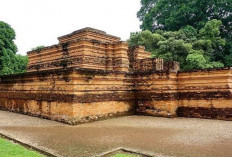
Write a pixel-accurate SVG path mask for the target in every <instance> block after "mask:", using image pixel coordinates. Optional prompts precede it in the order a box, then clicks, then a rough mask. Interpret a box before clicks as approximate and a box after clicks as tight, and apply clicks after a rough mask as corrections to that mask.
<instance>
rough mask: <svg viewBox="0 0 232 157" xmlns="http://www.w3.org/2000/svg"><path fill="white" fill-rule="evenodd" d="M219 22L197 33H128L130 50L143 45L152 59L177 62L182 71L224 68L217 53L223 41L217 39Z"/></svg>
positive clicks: (187, 29)
mask: <svg viewBox="0 0 232 157" xmlns="http://www.w3.org/2000/svg"><path fill="white" fill-rule="evenodd" d="M220 26H221V21H219V20H211V21H209V22H207V23H206V24H205V26H204V27H203V28H202V29H200V30H199V31H198V30H197V29H195V28H193V27H192V26H186V27H184V28H182V29H180V30H178V31H163V30H156V31H155V32H154V33H152V32H150V31H148V30H146V31H142V32H137V33H131V37H130V39H129V40H128V42H129V45H130V46H135V45H143V46H145V48H146V50H147V51H150V52H151V53H152V56H153V57H156V58H163V59H164V60H165V61H170V60H174V61H178V62H180V66H181V69H202V68H216V67H223V66H224V64H223V60H222V59H221V58H220V56H221V54H220V52H221V51H220V50H221V49H223V47H224V45H225V40H224V39H222V38H221V37H220V29H219V28H220Z"/></svg>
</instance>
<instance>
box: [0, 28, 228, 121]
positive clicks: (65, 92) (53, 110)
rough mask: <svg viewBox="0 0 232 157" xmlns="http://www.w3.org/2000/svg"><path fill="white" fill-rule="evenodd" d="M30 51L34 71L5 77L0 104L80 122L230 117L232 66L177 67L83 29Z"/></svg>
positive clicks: (112, 39)
mask: <svg viewBox="0 0 232 157" xmlns="http://www.w3.org/2000/svg"><path fill="white" fill-rule="evenodd" d="M58 40H59V43H58V44H57V45H53V46H49V47H46V48H43V49H41V50H34V51H30V52H28V57H29V64H28V72H27V73H24V74H17V75H8V76H1V84H0V109H2V110H8V111H13V112H19V113H23V114H29V115H34V116H40V117H44V118H48V119H52V120H57V121H61V122H65V123H68V124H79V123H84V122H89V121H94V120H99V119H104V118H109V117H113V116H121V115H130V114H142V115H151V116H164V117H175V116H184V117H199V118H217V119H225V120H232V107H231V105H232V69H231V68H223V69H213V70H203V71H189V72H179V63H178V62H175V61H173V62H164V61H163V60H162V59H156V58H150V56H151V55H150V52H146V51H145V49H144V47H142V46H138V47H129V46H128V44H127V43H126V42H123V41H121V40H120V38H118V37H115V36H112V35H108V34H106V33H105V32H104V31H100V30H97V29H93V28H84V29H81V30H78V31H75V32H73V33H71V34H68V35H65V36H62V37H59V38H58Z"/></svg>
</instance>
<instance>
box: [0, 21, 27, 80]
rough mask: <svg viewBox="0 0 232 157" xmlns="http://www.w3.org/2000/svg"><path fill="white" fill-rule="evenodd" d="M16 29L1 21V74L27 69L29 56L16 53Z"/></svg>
mask: <svg viewBox="0 0 232 157" xmlns="http://www.w3.org/2000/svg"><path fill="white" fill-rule="evenodd" d="M14 39H15V31H14V29H13V28H11V26H10V25H9V24H7V23H5V22H3V21H0V75H7V74H14V73H21V72H24V71H26V66H27V62H28V58H27V56H21V55H16V52H17V46H16V45H15V43H14Z"/></svg>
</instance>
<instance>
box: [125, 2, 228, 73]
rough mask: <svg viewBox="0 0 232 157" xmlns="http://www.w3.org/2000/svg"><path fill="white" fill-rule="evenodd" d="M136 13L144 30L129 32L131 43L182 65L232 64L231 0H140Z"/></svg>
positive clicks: (155, 55)
mask: <svg viewBox="0 0 232 157" xmlns="http://www.w3.org/2000/svg"><path fill="white" fill-rule="evenodd" d="M137 16H138V18H139V19H140V21H142V24H141V29H142V30H143V31H142V32H136V33H131V37H130V39H129V40H128V41H129V44H130V45H131V46H135V45H143V46H145V48H146V50H148V51H150V52H152V56H153V57H160V58H163V59H165V60H175V61H179V62H180V64H181V68H182V69H203V68H216V67H224V66H232V0H222V1H215V0H192V1H190V0H172V1H170V0H141V8H140V10H139V11H138V13H137Z"/></svg>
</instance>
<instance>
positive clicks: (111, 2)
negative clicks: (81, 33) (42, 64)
mask: <svg viewBox="0 0 232 157" xmlns="http://www.w3.org/2000/svg"><path fill="white" fill-rule="evenodd" d="M139 8H140V0H0V21H4V22H6V23H8V24H10V25H11V27H12V28H13V29H14V30H15V32H16V40H15V43H16V45H17V47H18V54H22V55H25V54H26V52H27V51H30V50H31V48H34V47H36V46H39V45H45V46H50V45H53V44H57V43H58V40H57V37H59V36H62V35H65V34H68V33H71V32H73V31H75V30H78V29H81V28H84V27H93V28H96V29H100V30H103V31H105V32H106V33H108V34H111V35H115V36H118V37H121V39H122V40H127V39H128V38H129V36H130V32H135V31H139V30H140V29H139V25H140V22H139V20H138V19H137V17H136V13H137V11H138V10H139Z"/></svg>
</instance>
